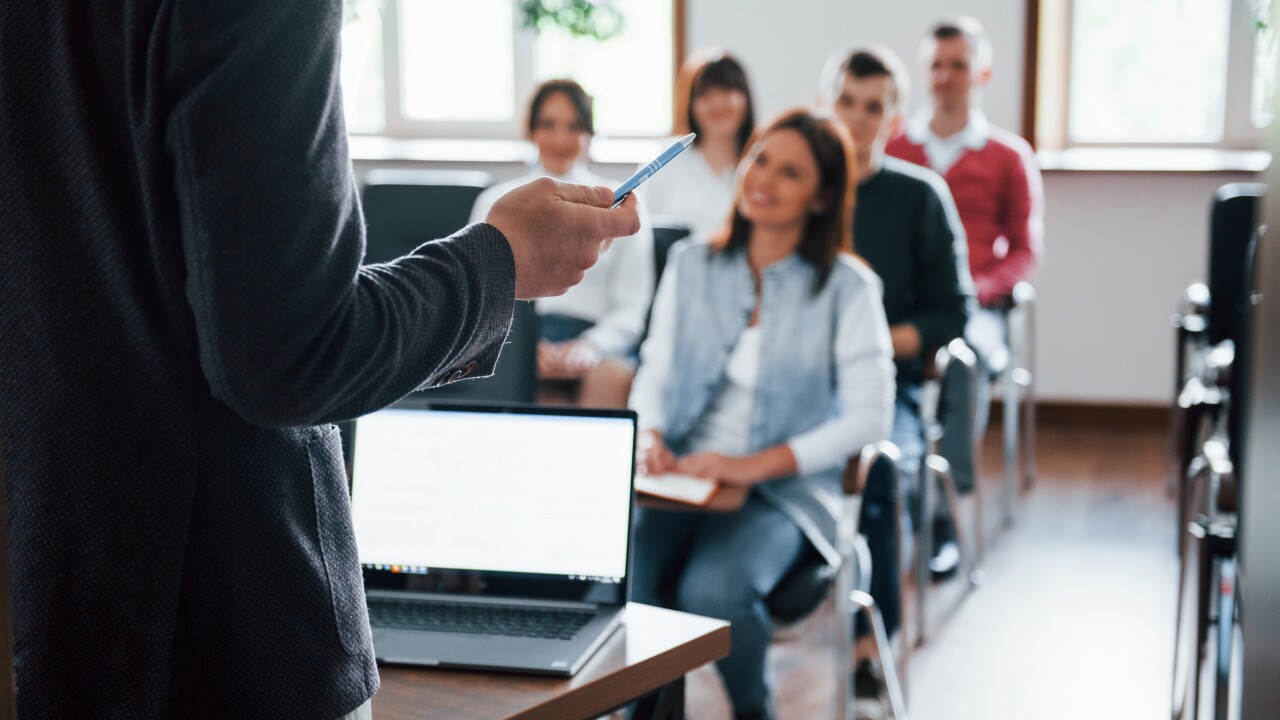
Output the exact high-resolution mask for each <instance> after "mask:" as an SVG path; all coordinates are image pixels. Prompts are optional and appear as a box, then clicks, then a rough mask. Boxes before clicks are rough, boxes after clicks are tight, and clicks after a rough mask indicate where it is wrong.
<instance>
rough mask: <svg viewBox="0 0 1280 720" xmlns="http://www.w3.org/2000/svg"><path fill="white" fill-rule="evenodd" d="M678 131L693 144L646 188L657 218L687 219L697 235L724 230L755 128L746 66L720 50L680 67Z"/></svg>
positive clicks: (647, 203) (647, 202)
mask: <svg viewBox="0 0 1280 720" xmlns="http://www.w3.org/2000/svg"><path fill="white" fill-rule="evenodd" d="M678 84H679V88H678V90H677V94H676V99H677V103H678V106H677V107H676V121H677V126H676V132H677V134H679V135H685V134H687V133H691V132H693V133H697V134H698V136H697V137H696V138H694V141H693V147H691V148H689V149H688V150H686V151H685V152H684V153H683V154H682V155H681V157H680V158H679V159H678V160H677V161H676V162H673V163H671V164H670V165H668V166H667V167H665V168H663V170H662V172H660V173H658V174H656V175H654V176H653V177H652V178H651V179H650V180H649V181H648V182H647V183H646V184H645V187H644V189H643V190H642V191H641V192H642V194H643V195H644V201H645V202H644V204H645V206H646V207H647V208H648V210H649V212H651V213H653V215H654V216H655V217H662V218H663V219H664V220H674V221H678V222H682V223H687V224H688V225H689V227H690V229H691V230H692V232H693V234H694V235H695V236H706V235H710V234H711V233H713V232H715V231H716V230H719V229H720V228H721V227H722V226H723V225H724V222H725V217H726V216H727V215H728V214H729V211H730V210H731V209H732V205H733V171H734V169H735V168H737V166H738V158H740V157H741V156H742V151H743V150H745V149H746V147H747V141H748V140H749V139H750V138H751V131H752V130H753V129H755V112H754V110H753V108H752V103H751V87H750V85H749V84H748V83H747V74H746V72H745V71H744V70H743V69H742V65H741V64H740V63H739V62H738V61H737V59H735V58H734V57H733V56H732V55H729V54H728V53H723V52H719V51H714V50H712V51H704V52H699V53H695V54H694V55H692V56H690V57H689V59H688V60H686V61H685V63H684V65H683V66H682V67H681V68H680V77H679V83H678Z"/></svg>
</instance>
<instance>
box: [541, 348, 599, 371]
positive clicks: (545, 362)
mask: <svg viewBox="0 0 1280 720" xmlns="http://www.w3.org/2000/svg"><path fill="white" fill-rule="evenodd" d="M603 359H604V356H603V355H601V353H600V351H599V350H597V349H596V346H595V345H592V344H591V343H590V342H588V341H586V340H570V341H568V342H562V343H551V342H547V341H545V340H543V341H541V342H539V343H538V376H539V377H542V378H550V379H556V380H560V379H572V378H580V377H582V376H583V374H584V373H586V372H587V371H588V370H590V369H591V368H593V367H595V366H596V365H599V364H600V361H601V360H603Z"/></svg>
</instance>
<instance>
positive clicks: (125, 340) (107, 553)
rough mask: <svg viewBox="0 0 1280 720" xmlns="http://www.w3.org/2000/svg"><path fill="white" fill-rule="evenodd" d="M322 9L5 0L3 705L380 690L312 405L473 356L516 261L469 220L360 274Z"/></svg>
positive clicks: (337, 9)
mask: <svg viewBox="0 0 1280 720" xmlns="http://www.w3.org/2000/svg"><path fill="white" fill-rule="evenodd" d="M341 24H342V3H341V2H340V1H339V0H329V1H328V2H317V1H316V0H269V1H266V0H191V1H188V0H113V1H110V2H106V1H96V0H95V1H85V0H40V1H39V2H19V1H16V0H0V418H2V423H3V434H2V437H3V443H4V444H3V456H4V459H5V463H6V467H5V470H6V476H7V480H8V493H9V496H8V497H9V521H10V527H9V547H10V558H11V563H12V581H13V584H12V587H13V594H14V598H13V600H14V608H13V610H14V623H15V633H16V640H15V645H16V659H17V685H18V712H19V716H20V717H22V718H24V720H30V719H32V718H44V717H59V718H62V717H65V718H82V717H94V718H100V717H107V718H130V719H134V718H162V717H175V718H176V717H181V718H187V717H203V716H213V717H258V718H293V717H296V718H309V719H323V718H329V717H336V716H338V715H341V714H343V713H345V712H347V711H349V710H351V709H352V708H354V707H355V706H357V705H359V704H360V703H362V702H363V701H364V700H365V699H367V698H368V697H369V696H371V695H372V694H373V693H374V691H375V690H376V689H377V687H378V677H377V671H376V667H375V664H374V660H373V655H372V648H371V645H370V639H369V630H368V621H367V618H366V615H365V610H364V602H363V596H362V592H361V578H360V569H359V567H358V564H357V559H356V552H355V546H354V541H353V537H352V529H351V519H350V515H349V512H350V511H349V504H348V499H347V493H346V484H345V478H344V475H343V470H342V459H341V451H340V449H339V443H338V437H337V434H336V431H335V429H334V428H333V426H332V425H329V424H328V423H331V422H334V421H337V420H341V419H346V418H351V417H353V416H356V415H360V414H362V413H365V412H369V411H371V410H374V409H376V408H379V407H382V406H384V405H386V404H388V403H390V402H392V401H393V400H395V399H396V398H398V397H400V396H402V395H405V394H406V393H408V392H410V391H412V390H413V389H414V388H416V387H418V386H420V385H422V384H424V383H428V382H435V381H437V380H439V379H440V378H449V377H459V376H462V375H475V374H486V373H488V372H490V371H491V369H492V367H493V365H494V362H495V360H496V358H497V355H498V350H499V346H500V344H501V342H502V339H503V338H504V336H505V334H506V332H507V328H508V325H509V322H510V317H511V312H512V306H513V300H512V297H513V294H514V266H513V262H512V257H511V252H510V249H509V247H508V246H507V243H506V241H505V238H503V237H502V235H501V234H500V233H498V232H497V231H496V230H495V229H493V228H492V227H490V226H487V225H476V226H472V227H470V228H468V229H466V230H464V231H462V232H461V233H459V234H458V235H456V236H454V237H452V238H449V239H447V240H443V241H440V242H432V243H429V244H426V245H424V246H423V247H421V248H419V249H418V250H417V251H415V252H414V253H413V254H412V255H411V256H409V257H406V258H403V259H401V260H399V261H397V262H395V263H391V264H388V265H381V266H374V267H365V268H360V267H359V264H360V259H361V256H362V254H363V248H364V243H363V221H362V217H361V214H360V208H359V205H358V203H357V196H356V192H355V188H354V183H353V181H352V177H351V172H350V164H349V160H348V158H347V151H346V136H345V129H344V126H343V118H342V106H341V101H340V97H339V91H338V74H339V73H338V51H339V31H340V29H341ZM428 239H429V238H424V241H425V240H428Z"/></svg>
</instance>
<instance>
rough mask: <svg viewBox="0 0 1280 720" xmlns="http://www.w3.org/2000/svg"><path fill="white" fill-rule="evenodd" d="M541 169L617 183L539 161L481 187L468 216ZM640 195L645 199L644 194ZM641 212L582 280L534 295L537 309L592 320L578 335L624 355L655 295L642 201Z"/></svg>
mask: <svg viewBox="0 0 1280 720" xmlns="http://www.w3.org/2000/svg"><path fill="white" fill-rule="evenodd" d="M543 175H546V176H548V177H555V178H556V179H557V180H563V181H565V182H571V183H578V184H580V185H605V186H607V187H615V186H617V185H618V181H617V180H610V179H607V178H603V177H600V176H598V175H594V174H592V173H591V172H589V171H587V169H586V168H584V167H582V166H581V165H574V166H573V168H571V169H570V170H569V172H568V173H566V174H565V175H563V176H559V177H557V176H555V175H552V174H551V173H549V172H547V171H546V170H545V169H543V168H542V166H541V165H538V166H535V167H534V168H533V170H532V172H530V173H529V174H528V175H525V176H523V177H520V178H517V179H515V180H512V181H510V182H505V183H502V184H500V185H495V186H493V187H491V188H489V189H488V190H485V191H484V192H482V193H480V196H479V197H478V198H476V203H475V205H474V206H473V207H472V209H471V222H473V223H474V222H481V221H483V220H484V219H485V216H486V215H488V214H489V208H491V207H493V204H494V203H495V202H496V201H497V200H498V198H500V197H502V196H503V195H505V194H507V193H508V192H509V191H511V190H513V189H515V188H516V187H518V186H520V185H523V184H525V183H527V182H529V181H531V180H534V179H536V178H539V177H542V176H543ZM641 201H642V203H643V198H641ZM639 212H640V232H638V233H636V234H635V235H632V236H630V237H624V238H618V239H617V240H615V241H614V242H613V245H612V246H611V247H610V249H609V250H607V251H606V252H603V253H601V254H600V260H599V261H597V262H596V264H595V265H593V266H591V268H590V269H589V270H587V273H586V276H585V277H583V279H582V282H580V283H578V284H577V285H575V286H573V287H571V288H569V290H568V292H566V293H564V294H563V295H559V296H556V297H547V298H538V300H537V307H538V313H539V314H548V313H555V314H558V315H568V316H570V317H576V318H581V319H583V320H588V321H591V322H593V323H595V326H594V327H592V328H591V329H590V330H587V331H586V332H585V333H583V334H582V339H584V340H587V341H589V342H590V343H591V344H593V345H595V347H596V349H597V350H599V351H600V352H601V353H603V354H605V355H611V356H621V355H625V354H627V353H628V352H630V351H631V350H632V349H633V348H634V347H635V345H636V343H638V342H640V335H641V334H642V333H643V332H644V319H645V314H646V313H647V312H648V310H649V301H650V299H652V297H653V284H654V283H653V274H654V267H653V229H652V226H651V225H650V223H649V217H648V213H647V212H646V211H645V209H644V207H643V204H642V205H641V207H640V208H639ZM545 241H546V242H554V241H555V238H545Z"/></svg>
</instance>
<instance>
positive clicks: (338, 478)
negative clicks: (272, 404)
mask: <svg viewBox="0 0 1280 720" xmlns="http://www.w3.org/2000/svg"><path fill="white" fill-rule="evenodd" d="M341 443H342V440H341V436H340V435H339V433H338V428H337V427H335V426H332V425H331V426H329V427H328V428H327V429H326V430H325V431H324V432H322V433H321V434H320V436H319V437H317V438H316V439H315V440H312V441H311V444H310V446H309V447H308V454H309V455H310V458H311V478H312V482H313V484H314V494H315V505H316V528H317V530H318V532H319V534H320V552H321V554H322V555H323V556H324V568H325V573H326V575H327V576H328V582H329V593H330V596H331V598H332V601H333V618H334V622H335V624H336V625H337V630H338V638H339V640H341V641H342V647H343V649H344V650H346V651H347V653H348V654H352V655H353V654H356V653H359V652H362V651H364V650H365V649H366V648H368V647H369V646H370V644H371V643H372V640H373V638H372V635H371V633H370V630H369V612H368V608H367V607H366V606H365V599H364V580H363V579H362V577H361V574H360V559H359V556H358V555H357V553H356V541H355V532H354V530H353V529H352V526H351V497H350V495H349V494H348V492H347V474H346V471H345V469H344V468H343V464H342V444H341Z"/></svg>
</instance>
